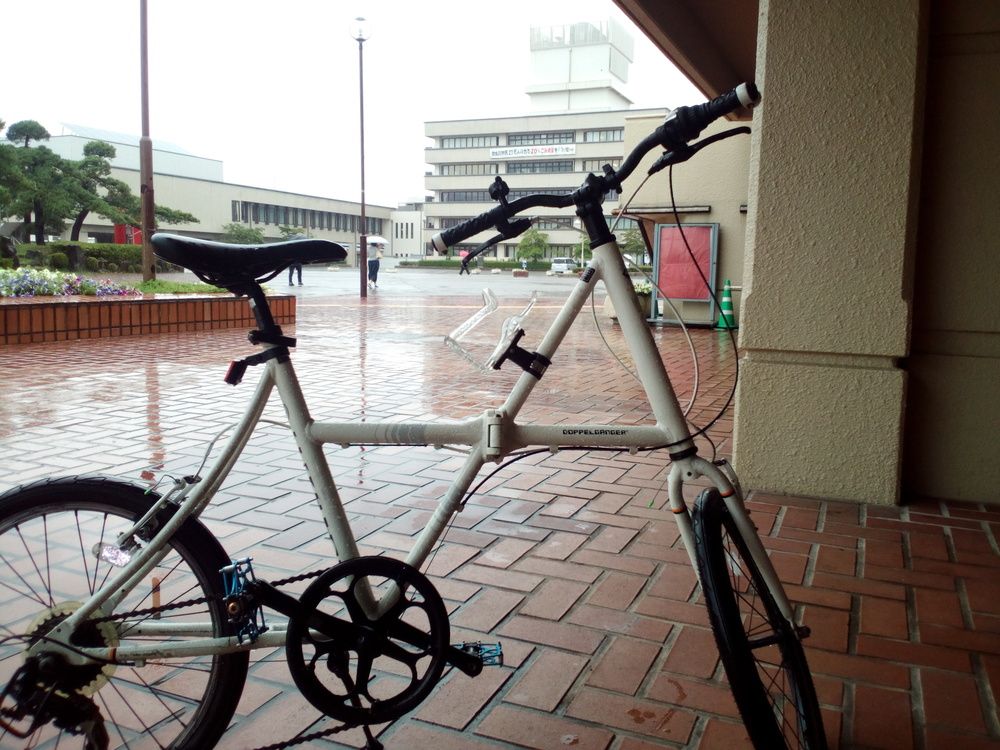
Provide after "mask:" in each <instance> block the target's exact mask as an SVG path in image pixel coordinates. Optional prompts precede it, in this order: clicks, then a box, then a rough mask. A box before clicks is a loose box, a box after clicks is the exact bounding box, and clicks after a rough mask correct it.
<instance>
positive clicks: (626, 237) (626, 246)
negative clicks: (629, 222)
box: [618, 228, 646, 263]
mask: <svg viewBox="0 0 1000 750" xmlns="http://www.w3.org/2000/svg"><path fill="white" fill-rule="evenodd" d="M618 247H619V248H621V251H622V254H624V255H627V256H629V257H630V258H632V259H633V260H634V261H635V262H636V263H642V261H643V259H644V258H645V257H646V240H645V239H644V238H643V236H642V232H640V231H639V230H638V229H634V228H633V229H628V230H626V231H625V232H623V233H622V236H621V240H620V241H619V243H618Z"/></svg>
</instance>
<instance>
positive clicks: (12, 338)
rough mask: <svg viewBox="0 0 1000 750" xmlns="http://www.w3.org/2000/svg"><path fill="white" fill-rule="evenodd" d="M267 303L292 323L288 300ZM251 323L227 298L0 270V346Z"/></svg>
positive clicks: (239, 303) (241, 304)
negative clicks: (147, 291) (153, 291)
mask: <svg viewBox="0 0 1000 750" xmlns="http://www.w3.org/2000/svg"><path fill="white" fill-rule="evenodd" d="M268 302H269V303H270V306H271V312H272V313H273V315H274V319H275V320H276V321H277V322H278V323H279V324H288V323H294V322H295V297H294V296H292V295H280V296H268ZM255 325H256V321H255V320H254V317H253V313H252V312H251V311H250V305H249V304H247V301H246V300H245V299H242V298H237V297H233V296H232V295H229V294H142V293H141V292H138V291H136V290H135V289H131V288H129V287H127V286H123V285H120V284H115V283H113V282H110V281H96V280H94V279H85V278H81V277H79V276H76V275H75V274H66V273H60V272H55V271H40V270H36V269H18V270H16V271H3V272H0V345H9V344H36V343H41V342H45V341H69V340H73V339H91V338H104V337H110V336H135V335H141V334H156V333H180V332H183V331H205V330H213V329H218V328H247V329H249V328H253V327H254V326H255Z"/></svg>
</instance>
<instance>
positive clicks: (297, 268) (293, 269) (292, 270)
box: [288, 263, 302, 286]
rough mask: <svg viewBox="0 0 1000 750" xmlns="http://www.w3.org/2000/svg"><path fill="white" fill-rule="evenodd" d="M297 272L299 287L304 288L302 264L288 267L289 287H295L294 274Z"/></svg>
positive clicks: (293, 264)
mask: <svg viewBox="0 0 1000 750" xmlns="http://www.w3.org/2000/svg"><path fill="white" fill-rule="evenodd" d="M296 271H297V272H298V274H299V286H302V264H301V263H292V264H291V265H290V266H289V267H288V286H295V284H293V283H292V274H293V273H295V272H296Z"/></svg>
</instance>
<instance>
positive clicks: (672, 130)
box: [431, 82, 760, 254]
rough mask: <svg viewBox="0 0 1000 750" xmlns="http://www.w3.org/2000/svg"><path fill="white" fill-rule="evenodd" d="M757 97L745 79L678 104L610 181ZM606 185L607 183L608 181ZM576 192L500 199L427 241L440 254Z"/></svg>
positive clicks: (561, 204)
mask: <svg viewBox="0 0 1000 750" xmlns="http://www.w3.org/2000/svg"><path fill="white" fill-rule="evenodd" d="M759 101H760V92H759V91H758V90H757V86H756V85H755V84H754V83H752V82H747V83H741V84H740V85H739V86H737V87H736V88H734V89H732V90H731V91H727V92H726V93H725V94H722V95H721V96H718V97H716V98H715V99H713V100H712V101H710V102H705V103H704V104H695V105H692V106H688V107H678V108H677V109H675V110H673V111H672V112H671V113H670V114H669V115H667V117H666V119H665V120H664V121H663V124H662V125H660V126H659V127H658V128H657V129H656V130H654V131H653V132H652V133H650V134H649V135H648V136H646V137H645V138H643V139H642V141H640V142H639V145H637V146H636V147H635V148H634V149H632V152H631V153H630V154H629V155H628V156H627V157H626V159H625V160H624V161H623V162H622V164H621V166H620V167H619V168H618V170H617V171H616V172H615V173H614V180H613V181H614V182H615V183H617V184H618V185H620V184H621V181H622V180H624V179H625V178H627V177H628V176H629V175H630V174H632V172H633V171H634V170H635V168H636V167H637V166H638V165H639V162H640V161H641V160H642V157H644V156H645V155H646V154H647V153H649V152H650V151H651V150H653V149H654V148H656V147H657V146H662V147H663V148H666V149H671V150H673V149H679V148H683V147H685V146H686V145H687V144H688V142H689V141H692V140H694V139H695V138H697V137H698V134H699V133H701V131H702V130H704V129H705V127H706V126H708V125H709V124H710V123H712V122H713V121H715V120H717V119H719V118H720V117H724V116H726V115H728V114H729V113H730V112H734V111H736V110H737V109H739V108H740V107H747V108H750V107H753V106H755V105H756V104H757V103H758V102H759ZM610 187H611V185H609V188H610ZM576 192H579V191H575V192H573V193H567V194H566V195H542V194H536V195H526V196H524V197H523V198H518V199H517V200H514V201H511V202H510V203H501V204H500V205H499V206H494V207H493V208H491V209H490V210H489V211H486V212H485V213H481V214H479V216H474V217H472V218H471V219H468V220H466V221H463V222H462V223H461V224H457V225H455V226H453V227H451V228H450V229H445V230H444V231H442V232H438V233H437V234H435V235H434V236H433V237H432V238H431V245H432V246H433V247H434V249H435V250H436V251H437V252H439V253H441V254H444V253H446V252H447V251H448V248H449V247H452V246H453V245H457V244H458V243H459V242H462V241H464V240H467V239H468V238H469V237H472V236H473V235H476V234H479V233H480V232H483V231H485V230H487V229H490V228H492V227H496V228H497V229H498V230H500V232H501V234H503V227H504V226H505V225H506V223H507V220H508V219H509V218H510V217H512V216H515V215H516V214H518V213H520V212H521V211H525V210H527V209H529V208H537V207H547V208H565V207H567V206H571V205H573V203H574V197H575V195H576Z"/></svg>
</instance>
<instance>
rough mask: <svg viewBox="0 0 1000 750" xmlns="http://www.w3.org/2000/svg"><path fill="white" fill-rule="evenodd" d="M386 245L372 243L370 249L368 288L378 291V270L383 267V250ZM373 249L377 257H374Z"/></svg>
mask: <svg viewBox="0 0 1000 750" xmlns="http://www.w3.org/2000/svg"><path fill="white" fill-rule="evenodd" d="M384 247H385V245H384V244H382V243H381V242H372V243H370V245H369V248H368V286H369V287H370V288H371V289H378V269H379V266H380V265H382V248H384ZM372 248H374V249H375V255H374V256H373V255H372Z"/></svg>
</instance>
